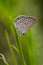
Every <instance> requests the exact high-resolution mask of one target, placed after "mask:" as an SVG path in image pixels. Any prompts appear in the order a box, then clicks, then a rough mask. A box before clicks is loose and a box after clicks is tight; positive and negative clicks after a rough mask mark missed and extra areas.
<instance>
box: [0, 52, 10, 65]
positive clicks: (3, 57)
mask: <svg viewBox="0 0 43 65" xmlns="http://www.w3.org/2000/svg"><path fill="white" fill-rule="evenodd" d="M0 56H1V57H0V59H2V60H3V61H4V63H5V65H9V64H8V62H7V61H6V59H5V56H4V55H3V54H2V53H0Z"/></svg>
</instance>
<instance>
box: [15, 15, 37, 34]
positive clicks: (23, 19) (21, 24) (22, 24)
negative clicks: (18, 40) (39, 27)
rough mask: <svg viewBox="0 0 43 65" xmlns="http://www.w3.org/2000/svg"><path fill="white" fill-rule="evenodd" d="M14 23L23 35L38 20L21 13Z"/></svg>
mask: <svg viewBox="0 0 43 65" xmlns="http://www.w3.org/2000/svg"><path fill="white" fill-rule="evenodd" d="M14 21H15V22H14V25H15V27H16V28H17V31H18V32H19V33H20V34H21V35H22V34H24V33H25V32H26V31H27V30H28V29H30V27H31V26H32V25H33V24H34V23H35V22H36V19H35V18H34V17H32V16H25V15H21V16H18V17H17V18H16V19H15V20H14Z"/></svg>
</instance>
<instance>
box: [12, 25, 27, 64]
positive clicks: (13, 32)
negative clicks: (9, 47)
mask: <svg viewBox="0 0 43 65" xmlns="http://www.w3.org/2000/svg"><path fill="white" fill-rule="evenodd" d="M11 31H12V34H13V37H14V40H15V42H16V44H17V46H18V49H19V55H20V58H21V61H22V65H26V62H25V59H24V55H23V51H22V46H21V43H20V42H19V39H18V35H17V32H16V29H15V27H14V28H13V26H11Z"/></svg>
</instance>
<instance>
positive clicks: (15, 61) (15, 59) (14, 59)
mask: <svg viewBox="0 0 43 65" xmlns="http://www.w3.org/2000/svg"><path fill="white" fill-rule="evenodd" d="M5 36H6V39H7V42H8V46H9V49H10V52H11V55H12V59H13V61H14V65H18V63H17V58H16V57H15V54H14V51H13V48H12V44H11V41H10V38H9V35H8V32H7V31H5Z"/></svg>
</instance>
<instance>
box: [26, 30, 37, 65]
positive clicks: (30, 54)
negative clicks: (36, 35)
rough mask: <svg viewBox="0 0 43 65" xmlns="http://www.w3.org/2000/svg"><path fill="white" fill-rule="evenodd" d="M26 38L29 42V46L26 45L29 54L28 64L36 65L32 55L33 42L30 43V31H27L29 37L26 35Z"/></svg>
mask: <svg viewBox="0 0 43 65" xmlns="http://www.w3.org/2000/svg"><path fill="white" fill-rule="evenodd" d="M26 37H27V40H28V42H29V44H27V47H28V54H29V57H30V64H31V65H37V64H36V60H35V57H34V53H33V44H32V43H33V41H32V33H31V30H29V37H28V36H27V35H26Z"/></svg>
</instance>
